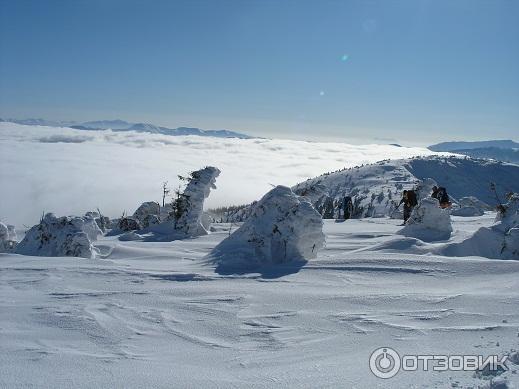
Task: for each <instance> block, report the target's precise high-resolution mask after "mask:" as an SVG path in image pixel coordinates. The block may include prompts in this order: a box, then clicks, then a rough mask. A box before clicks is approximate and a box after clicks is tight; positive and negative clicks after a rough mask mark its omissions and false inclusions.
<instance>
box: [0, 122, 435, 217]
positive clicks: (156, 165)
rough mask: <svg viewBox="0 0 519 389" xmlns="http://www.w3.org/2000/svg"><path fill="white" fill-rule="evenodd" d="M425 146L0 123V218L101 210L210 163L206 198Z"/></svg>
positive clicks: (262, 188) (116, 211) (117, 207)
mask: <svg viewBox="0 0 519 389" xmlns="http://www.w3.org/2000/svg"><path fill="white" fill-rule="evenodd" d="M430 154H434V153H433V152H431V151H429V150H427V149H424V148H407V147H396V146H390V145H361V146H359V145H350V144H347V143H317V142H305V141H294V140H283V139H230V138H228V139H220V138H209V137H197V136H179V137H174V136H167V135H154V134H148V133H137V132H133V131H132V132H112V131H82V130H75V129H71V128H58V127H43V126H24V125H18V124H13V123H0V166H1V168H0V193H1V194H0V220H2V221H3V222H5V223H10V224H15V225H17V226H22V225H23V224H25V225H27V226H32V225H33V224H35V223H36V222H37V221H38V220H39V218H40V216H41V214H42V212H54V213H56V215H58V216H61V215H72V214H74V215H80V214H83V213H85V212H86V211H89V210H95V209H96V208H98V207H99V208H100V210H101V211H102V212H103V213H104V214H106V215H108V216H110V217H117V216H120V215H121V214H122V213H123V211H126V212H127V213H133V211H134V210H135V209H136V208H137V207H138V206H139V205H140V204H141V203H142V202H144V201H160V199H161V186H162V182H163V181H168V182H169V184H170V187H171V188H172V189H175V188H176V187H178V184H179V181H178V179H177V176H178V175H179V174H180V175H186V174H188V173H189V172H190V171H192V170H197V169H200V168H201V167H204V166H207V165H212V166H216V167H218V168H219V169H220V170H221V171H222V174H221V176H220V177H219V178H218V179H217V187H218V189H217V190H216V191H214V192H212V193H211V195H210V197H209V199H208V201H207V206H209V207H215V206H221V205H232V204H235V205H236V204H245V203H249V202H251V201H253V200H257V199H259V198H260V197H261V196H262V195H263V194H265V193H266V192H267V191H268V190H270V189H271V188H272V185H280V184H282V185H288V186H292V185H294V184H296V183H298V182H301V181H303V180H305V179H307V178H311V177H315V176H317V175H319V174H322V173H324V172H327V171H333V170H337V169H340V168H343V167H351V166H355V165H360V164H365V163H370V162H375V161H378V160H381V159H387V158H404V157H410V156H415V155H430Z"/></svg>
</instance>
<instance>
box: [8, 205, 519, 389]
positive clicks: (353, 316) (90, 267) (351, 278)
mask: <svg viewBox="0 0 519 389" xmlns="http://www.w3.org/2000/svg"><path fill="white" fill-rule="evenodd" d="M494 216H495V215H494V214H489V215H485V216H483V217H478V218H471V219H470V222H469V221H467V218H454V221H453V227H454V232H455V233H454V236H453V237H452V238H451V239H453V240H459V239H462V238H463V236H465V234H468V233H470V232H473V231H474V230H475V229H476V228H477V227H479V226H481V225H487V226H488V225H489V224H490V223H491V221H492V219H493V217H494ZM397 224H398V222H397V221H396V220H390V219H385V218H381V219H363V220H349V221H347V222H345V223H340V224H336V223H333V222H332V221H325V223H324V232H325V234H326V240H327V246H326V248H325V249H324V250H322V251H320V252H319V254H318V257H317V258H316V259H314V260H311V261H310V262H308V263H307V264H306V265H304V266H303V267H292V266H290V265H289V264H287V265H285V266H277V267H273V268H271V269H270V271H268V269H265V272H264V273H263V275H260V274H258V273H249V274H244V275H242V276H237V275H232V276H225V275H219V274H217V273H215V268H214V266H212V265H210V264H208V263H207V262H206V261H205V260H204V258H205V256H206V255H207V253H208V252H210V251H211V250H212V249H213V248H214V247H215V246H216V245H217V244H218V243H219V242H221V241H222V240H223V239H224V238H226V237H227V235H228V231H227V229H228V228H229V225H216V226H215V228H216V231H215V232H214V233H213V234H211V235H208V236H204V237H200V238H197V239H190V240H185V241H176V242H168V243H144V242H118V241H116V240H113V239H112V238H102V239H101V240H100V241H99V242H97V243H96V246H97V248H98V249H99V250H100V251H101V252H102V253H104V257H105V259H99V260H87V259H78V258H59V257H58V258H45V257H38V258H35V257H27V256H20V255H12V254H11V255H6V254H0V312H1V314H0V366H1V371H2V374H0V387H2V388H4V387H5V388H17V387H20V388H21V387H38V388H53V389H57V388H67V389H68V388H87V387H111V388H119V387H124V388H142V387H154V388H171V387H182V388H194V387H208V388H216V387H221V388H228V387H252V388H280V387H281V388H312V389H313V388H317V387H329V388H332V387H333V388H335V387H341V388H398V389H401V388H417V387H420V388H448V387H458V388H469V387H470V388H478V387H481V388H488V387H489V384H490V378H492V377H482V378H480V377H478V376H475V375H474V374H473V373H472V372H463V371H450V372H433V371H428V372H423V371H421V372H400V373H398V374H397V375H396V376H395V377H393V378H391V379H387V380H382V379H378V378H376V377H375V376H374V375H373V374H371V372H370V371H369V369H368V359H369V356H370V354H371V352H372V351H373V350H375V349H377V348H379V347H382V346H389V347H393V348H394V349H395V350H397V351H398V352H399V353H400V354H401V355H404V354H416V353H422V354H442V355H444V354H447V355H449V354H477V355H484V356H487V355H489V354H494V353H496V354H500V355H502V354H504V353H509V352H510V350H511V349H518V348H519V337H518V327H519V262H517V261H495V260H487V259H483V258H466V257H465V258H447V257H442V256H439V255H427V256H420V255H416V254H414V255H410V254H402V253H401V252H396V253H388V252H376V251H371V248H372V247H374V246H375V245H377V244H381V243H383V242H386V241H388V240H391V239H392V238H393V237H394V235H395V232H396V231H397V230H398V229H399V228H400V227H398V226H397ZM359 250H363V251H359ZM510 367H511V368H512V370H515V371H516V373H517V370H518V369H519V366H517V365H514V364H510ZM28 372H30V374H28ZM502 377H505V378H506V379H507V380H508V387H517V386H518V385H519V374H513V372H512V371H509V372H507V373H504V374H503V375H502Z"/></svg>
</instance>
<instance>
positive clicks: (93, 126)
mask: <svg viewBox="0 0 519 389" xmlns="http://www.w3.org/2000/svg"><path fill="white" fill-rule="evenodd" d="M0 121H2V122H11V123H16V124H23V125H31V126H49V127H71V128H75V129H77V130H89V131H100V130H112V131H136V132H147V133H150V134H162V135H171V136H184V135H196V136H210V137H216V138H240V139H251V138H254V137H252V136H250V135H247V134H243V133H239V132H236V131H230V130H202V129H200V128H195V127H178V128H168V127H161V126H157V125H154V124H150V123H131V122H127V121H124V120H120V119H115V120H94V121H88V122H75V121H52V120H45V119H33V118H30V119H0Z"/></svg>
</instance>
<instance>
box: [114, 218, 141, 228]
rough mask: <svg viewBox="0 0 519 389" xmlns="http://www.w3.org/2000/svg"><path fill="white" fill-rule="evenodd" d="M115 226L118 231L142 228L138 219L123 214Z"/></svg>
mask: <svg viewBox="0 0 519 389" xmlns="http://www.w3.org/2000/svg"><path fill="white" fill-rule="evenodd" d="M117 228H118V229H119V230H120V231H135V230H140V229H142V225H141V223H140V222H139V220H138V219H137V218H135V217H133V216H123V217H122V218H120V219H119V222H118V223H117Z"/></svg>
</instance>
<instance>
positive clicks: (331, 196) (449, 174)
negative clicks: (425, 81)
mask: <svg viewBox="0 0 519 389" xmlns="http://www.w3.org/2000/svg"><path fill="white" fill-rule="evenodd" d="M428 178H430V179H433V180H434V181H435V182H436V183H437V184H439V185H441V186H444V187H445V188H446V189H447V191H448V193H449V195H450V196H451V198H452V199H453V200H454V201H456V200H457V199H459V198H462V197H466V196H475V197H477V198H478V199H480V200H482V201H483V202H485V203H486V204H488V205H490V206H495V205H497V203H498V201H497V199H496V197H495V193H494V192H493V191H492V190H491V189H490V183H492V182H493V183H495V184H496V190H497V194H498V197H499V198H500V200H501V201H504V198H505V194H506V193H508V192H518V191H519V166H517V165H514V164H507V163H503V162H496V161H489V160H482V159H473V158H469V157H459V156H424V157H414V158H407V159H395V160H383V161H379V162H376V163H374V164H368V165H362V166H356V167H352V168H348V169H341V170H338V171H334V172H329V173H325V174H322V175H320V176H318V177H315V178H312V179H308V180H306V181H303V182H301V183H299V184H297V185H295V186H293V187H292V190H293V191H294V192H295V193H297V194H299V195H303V196H306V197H308V198H310V200H311V202H312V204H313V205H314V206H315V207H316V208H317V209H318V210H319V211H320V212H321V213H322V214H325V213H326V212H327V209H334V211H330V212H331V214H330V215H329V217H337V216H338V215H337V214H336V213H337V210H338V207H340V206H339V205H338V203H340V202H342V201H343V200H344V197H346V196H350V197H351V198H352V202H353V217H354V218H363V217H383V216H390V215H392V214H393V211H394V210H395V206H396V204H398V202H399V201H400V199H401V197H402V192H403V190H405V189H414V188H416V187H417V185H418V184H419V183H420V182H421V181H423V180H425V179H428ZM247 215H248V208H243V209H238V210H233V211H232V212H230V213H229V214H227V215H223V216H222V215H218V216H219V217H221V218H222V220H223V221H226V220H229V221H241V220H244V219H246V217H247ZM218 216H217V217H216V219H217V220H218ZM324 216H325V217H326V215H324Z"/></svg>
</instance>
